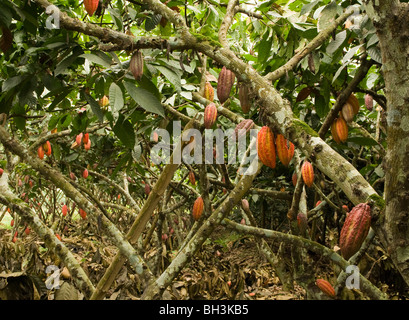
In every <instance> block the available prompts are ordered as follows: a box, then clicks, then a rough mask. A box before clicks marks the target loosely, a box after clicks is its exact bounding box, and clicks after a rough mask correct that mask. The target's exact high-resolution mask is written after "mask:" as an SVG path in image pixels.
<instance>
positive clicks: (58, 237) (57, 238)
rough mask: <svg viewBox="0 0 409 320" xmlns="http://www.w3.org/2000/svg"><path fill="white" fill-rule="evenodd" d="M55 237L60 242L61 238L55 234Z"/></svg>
mask: <svg viewBox="0 0 409 320" xmlns="http://www.w3.org/2000/svg"><path fill="white" fill-rule="evenodd" d="M55 237H56V238H57V239H58V240H60V241H61V236H60V235H59V234H58V233H56V234H55Z"/></svg>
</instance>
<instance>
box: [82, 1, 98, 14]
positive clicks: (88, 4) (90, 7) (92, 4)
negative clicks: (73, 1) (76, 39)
mask: <svg viewBox="0 0 409 320" xmlns="http://www.w3.org/2000/svg"><path fill="white" fill-rule="evenodd" d="M98 4H99V0H84V7H85V10H86V11H87V12H88V14H89V15H90V16H92V15H93V14H94V12H95V11H96V10H97V8H98Z"/></svg>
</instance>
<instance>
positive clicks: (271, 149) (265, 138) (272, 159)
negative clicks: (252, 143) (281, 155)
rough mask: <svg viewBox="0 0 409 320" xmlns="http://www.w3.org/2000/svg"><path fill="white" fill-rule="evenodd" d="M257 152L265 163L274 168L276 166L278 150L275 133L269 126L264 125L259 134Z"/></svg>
mask: <svg viewBox="0 0 409 320" xmlns="http://www.w3.org/2000/svg"><path fill="white" fill-rule="evenodd" d="M257 154H258V157H259V159H260V161H261V162H262V163H263V164H264V165H266V166H268V167H270V168H272V169H274V168H275V166H276V151H275V144H274V133H273V131H271V129H270V127H268V126H263V127H262V128H261V129H260V131H259V132H258V134H257Z"/></svg>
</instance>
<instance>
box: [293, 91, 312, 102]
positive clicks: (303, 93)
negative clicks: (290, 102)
mask: <svg viewBox="0 0 409 320" xmlns="http://www.w3.org/2000/svg"><path fill="white" fill-rule="evenodd" d="M310 94H311V88H310V87H305V88H302V89H301V90H300V92H299V93H298V95H297V98H296V99H295V102H300V101H304V100H305V99H307V98H308V96H309V95H310Z"/></svg>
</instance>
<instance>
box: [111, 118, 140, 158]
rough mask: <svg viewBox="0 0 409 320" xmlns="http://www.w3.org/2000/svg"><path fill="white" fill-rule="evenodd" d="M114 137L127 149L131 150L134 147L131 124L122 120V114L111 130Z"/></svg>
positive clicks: (133, 133)
mask: <svg viewBox="0 0 409 320" xmlns="http://www.w3.org/2000/svg"><path fill="white" fill-rule="evenodd" d="M113 130H114V133H115V135H116V136H117V137H118V139H119V140H121V142H122V143H123V144H124V145H125V146H126V147H127V148H129V149H131V150H133V149H134V146H135V131H134V128H133V126H132V124H131V123H130V122H129V121H128V120H127V119H125V118H124V116H123V115H122V114H120V115H119V117H118V120H117V121H116V124H115V126H114V128H113Z"/></svg>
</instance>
